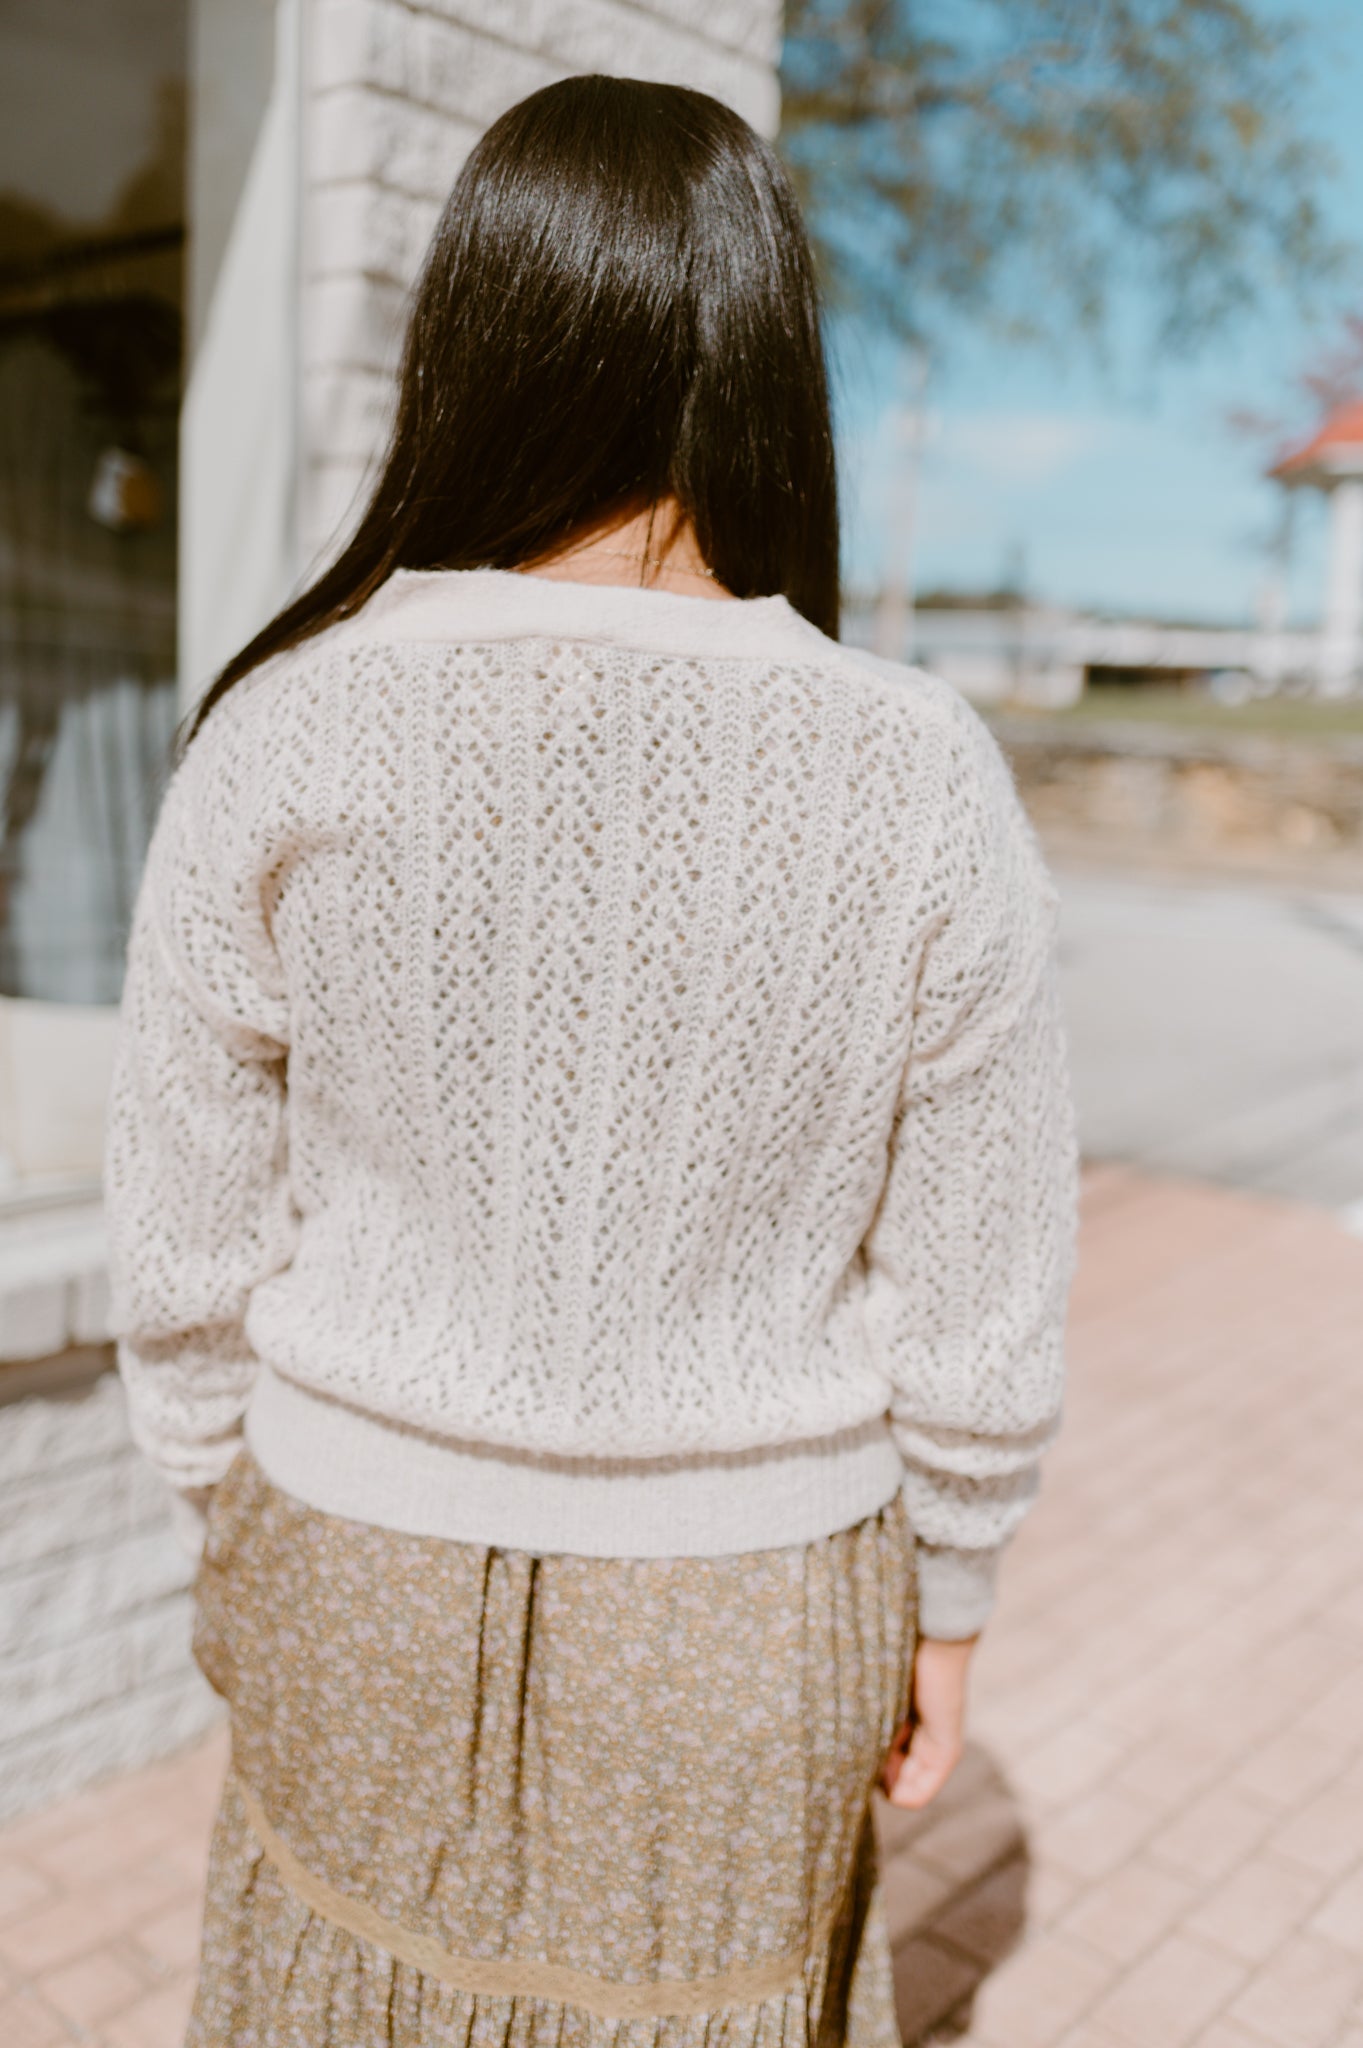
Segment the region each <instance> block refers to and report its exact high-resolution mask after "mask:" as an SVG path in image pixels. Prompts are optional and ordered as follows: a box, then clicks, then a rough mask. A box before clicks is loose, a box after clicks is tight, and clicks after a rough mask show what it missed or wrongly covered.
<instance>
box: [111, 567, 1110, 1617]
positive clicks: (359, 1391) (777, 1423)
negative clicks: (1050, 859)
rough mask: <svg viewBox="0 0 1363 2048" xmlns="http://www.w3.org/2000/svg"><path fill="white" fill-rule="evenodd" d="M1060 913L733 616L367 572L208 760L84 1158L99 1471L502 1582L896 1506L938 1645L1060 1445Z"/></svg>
mask: <svg viewBox="0 0 1363 2048" xmlns="http://www.w3.org/2000/svg"><path fill="white" fill-rule="evenodd" d="M1054 912H1055V894H1054V890H1053V887H1052V884H1051V882H1050V880H1049V878H1048V876H1047V874H1046V872H1045V869H1044V867H1043V864H1042V861H1041V857H1040V854H1039V852H1038V849H1037V846H1036V842H1035V840H1034V838H1033V835H1032V832H1031V830H1030V828H1029V826H1028V824H1027V823H1026V820H1025V818H1024V816H1023V813H1022V810H1021V807H1020V805H1019V803H1018V800H1017V797H1016V795H1015V792H1014V789H1013V785H1012V782H1011V779H1010V776H1009V773H1008V770H1007V768H1006V765H1005V763H1004V761H1003V759H1002V756H1001V755H1000V753H999V751H998V748H997V746H996V745H995V743H994V741H993V740H992V738H991V737H990V735H989V734H988V732H987V730H986V728H985V727H984V725H983V724H982V723H981V721H980V719H979V718H978V717H977V716H976V715H975V713H974V712H973V711H971V710H970V709H969V708H968V706H967V705H966V704H964V703H963V702H962V700H961V699H960V698H959V697H958V696H957V695H956V694H955V693H954V692H953V691H952V690H951V689H949V688H948V687H947V686H946V685H944V684H943V683H941V682H938V681H936V680H934V679H933V678H932V677H930V676H927V675H924V674H922V673H920V672H918V671H916V670H912V669H907V668H901V667H898V666H894V665H890V664H887V663H878V662H874V661H872V660H871V659H870V658H869V657H866V656H862V655H857V654H854V653H851V652H849V651H848V650H847V649H845V648H842V647H840V646H838V645H837V644H835V643H834V642H832V641H830V640H828V639H826V638H825V637H824V636H823V635H822V634H820V633H819V632H817V631H816V630H815V629H814V628H813V627H811V626H810V625H809V624H807V622H806V621H804V620H803V619H802V618H800V617H799V615H798V614H797V613H795V612H794V611H793V610H792V609H791V607H790V606H789V605H788V604H787V603H786V602H785V600H784V599H782V598H761V599H754V600H749V601H745V602H737V603H723V602H716V601H711V600H707V599H702V598H694V597H679V596H675V595H672V594H668V593H662V592H659V591H654V590H636V589H620V588H606V589H600V588H591V587H588V586H585V585H581V584H574V583H562V582H552V581H548V580H545V579H540V578H534V577H527V576H518V575H514V574H511V573H507V572H499V571H476V572H434V573H422V574H416V573H409V572H400V573H399V574H397V575H396V576H394V577H393V578H392V579H391V581H390V582H389V583H388V584H387V585H386V586H385V588H384V589H383V590H381V591H380V592H379V593H378V595H377V596H376V597H375V598H374V599H372V600H371V602H370V603H369V605H368V606H367V607H366V608H365V609H364V611H363V612H361V613H360V614H359V615H357V617H356V618H355V619H354V620H352V621H349V622H347V623H346V624H345V625H343V626H340V627H336V628H332V629H331V630H330V631H329V632H328V633H326V634H324V635H322V636H320V637H319V638H318V639H316V640H315V641H313V642H311V643H308V644H305V645H304V646H302V647H301V648H299V649H298V650H297V651H295V652H293V653H291V654H288V655H285V656H281V657H278V658H277V659H276V660H274V661H273V662H271V663H269V664H268V665H267V666H265V667H264V668H262V669H260V670H258V671H257V672H256V673H255V674H254V675H252V676H250V677H248V678H247V679H246V681H244V682H242V683H239V684H238V685H236V687H235V688H233V689H232V690H231V691H230V692H229V693H228V694H227V695H226V697H225V698H224V699H223V700H222V702H221V703H220V704H219V705H218V706H216V707H215V708H214V710H213V712H212V713H211V714H210V716H209V718H208V720H207V722H206V724H205V726H204V729H203V730H202V732H201V733H200V735H199V737H198V738H197V739H196V740H195V741H194V743H193V744H192V746H191V747H190V749H189V752H188V754H187V756H186V758H185V760H184V762H183V764H182V765H181V766H180V767H179V769H178V770H177V772H176V773H175V775H174V776H173V778H172V780H171V783H170V787H169V789H168V791H167V794H166V797H165V800H164V803H163V805H162V809H161V812H160V816H159V819H158V822H157V826H156V831H155V835H154V838H153V842H152V846H151V851H150V854H149V857H148V861H147V867H146V872H145V876H144V879H143V883H142V888H141V892H140V895H139V899H138V904H137V910H136V915H135V918H134V923H133V929H132V934H131V938H130V941H129V948H128V979H127V986H126V990H125V995H124V1001H123V1012H122V1019H121V1024H120V1032H119V1039H118V1046H117V1056H116V1066H115V1078H114V1087H113V1096H112V1104H111V1112H110V1120H109V1128H108V1139H107V1150H106V1195H107V1205H108V1218H109V1229H110V1248H111V1280H112V1292H113V1315H114V1328H115V1333H116V1335H117V1337H118V1340H119V1343H118V1351H119V1363H120V1366H121V1369H122V1372H123V1375H124V1377H125V1380H126V1384H127V1390H128V1396H129V1401H130V1405H131V1411H132V1418H133V1427H134V1432H135V1434H136V1436H137V1438H138V1440H139V1441H140V1443H141V1444H142V1445H143V1447H144V1448H145V1449H146V1450H147V1451H148V1453H149V1454H150V1455H151V1457H152V1458H153V1459H154V1460H155V1461H156V1462H157V1464H158V1465H159V1466H160V1467H161V1469H162V1470H163V1472H164V1473H165V1474H166V1476H167V1477H168V1478H169V1479H170V1480H171V1481H172V1482H173V1483H174V1484H175V1485H176V1486H177V1487H178V1488H180V1489H182V1490H183V1491H184V1492H185V1493H186V1495H192V1494H193V1493H195V1492H196V1491H197V1490H199V1489H203V1488H207V1487H211V1486H213V1485H214V1484H215V1483H216V1482H217V1480H219V1479H220V1478H221V1476H222V1474H223V1473H224V1471H225V1470H226V1468H227V1466H228V1464H229V1462H230V1461H231V1459H232V1457H233V1455H234V1453H235V1451H236V1449H237V1448H238V1445H239V1443H240V1442H241V1440H242V1436H243V1432H244V1435H245V1438H246V1440H247V1441H248V1442H249V1443H250V1445H251V1447H252V1450H253V1452H254V1454H255V1456H256V1457H257V1458H258V1460H259V1462H260V1463H261V1465H262V1466H263V1468H264V1470H265V1472H266V1473H267V1475H268V1476H269V1477H271V1478H272V1479H273V1480H274V1481H275V1483H276V1484H278V1485H280V1486H282V1487H284V1488H286V1489H287V1490H289V1491H290V1492H292V1493H293V1494H295V1495H296V1496H298V1497H300V1498H301V1499H303V1500H306V1501H309V1502H311V1503H312V1504H313V1505H314V1506H316V1507H320V1508H323V1509H325V1510H328V1511H330V1512H333V1513H336V1514H342V1515H349V1516H353V1517H356V1518H359V1519H362V1520H368V1521H371V1522H377V1523H380V1524H384V1525H387V1526H389V1527H392V1528H395V1529H403V1530H410V1531H414V1532H417V1533H422V1534H432V1535H440V1536H446V1537H450V1538H454V1539H458V1540H464V1541H476V1542H484V1543H497V1544H501V1545H507V1546H512V1547H516V1548H520V1549H524V1550H530V1551H546V1550H547V1551H577V1552H582V1553H586V1554H591V1555H620V1556H653V1555H670V1554H690V1555H695V1554H705V1553H719V1552H725V1551H736V1550H750V1549H762V1548H767V1547H769V1546H774V1545H780V1544H794V1543H801V1542H805V1541H808V1540H810V1539H813V1538H815V1537H817V1536H820V1535H823V1534H826V1533H828V1532H830V1531H832V1530H834V1529H837V1528H842V1527H846V1526H849V1525H850V1524H851V1523H853V1522H855V1521H857V1520H859V1519H860V1518H861V1517H862V1516H863V1515H866V1514H870V1513H873V1512H874V1511H875V1510H876V1509H877V1508H879V1507H881V1506H883V1505H884V1504H885V1503H886V1501H887V1500H889V1499H890V1498H892V1496H893V1495H894V1493H895V1492H896V1490H897V1489H898V1488H900V1487H901V1486H902V1487H903V1489H904V1492H905V1497H906V1501H907V1505H908V1508H909V1511H910V1515H911V1518H912V1521H913V1524H914V1527H915V1529H916V1531H917V1534H918V1538H919V1543H920V1551H919V1567H920V1576H919V1590H920V1609H919V1621H920V1627H921V1628H922V1629H923V1631H924V1632H925V1633H927V1634H935V1635H943V1636H962V1635H967V1634H970V1633H973V1632H974V1630H976V1629H977V1628H979V1627H980V1626H981V1625H982V1623H983V1622H984V1620H985V1618H986V1616H987V1615H988V1613H989V1612H990V1611H991V1609H992V1606H993V1603H994V1599H995V1597H996V1591H997V1588H996V1583H995V1575H996V1569H997V1565H998V1561H999V1557H1000V1555H1001V1553H1002V1551H1003V1549H1004V1547H1005V1545H1006V1544H1007V1542H1008V1541H1009V1539H1010V1538H1011V1537H1012V1535H1013V1534H1014V1532H1015V1531H1016V1529H1017V1527H1018V1525H1019V1523H1020V1522H1021V1520H1022V1518H1023V1516H1024V1514H1025V1513H1026V1512H1027V1509H1028V1507H1029V1504H1030V1503H1031V1501H1032V1499H1033V1498H1034V1496H1035V1493H1036V1491H1037V1487H1038V1484H1039V1473H1038V1460H1039V1458H1040V1456H1041V1453H1042V1452H1043V1451H1044V1450H1045V1448H1046V1447H1047V1445H1048V1444H1049V1443H1050V1442H1051V1441H1052V1439H1053V1437H1054V1435H1055V1433H1056V1431H1057V1429H1058V1427H1059V1422H1060V1413H1061V1398H1062V1382H1063V1374H1062V1325H1063V1320H1064V1314H1065V1303H1066V1294H1067V1288H1068V1282H1069V1276H1070V1270H1071V1261H1072V1248H1073V1235H1074V1227H1073V1226H1074V1209H1075V1154H1074V1133H1073V1122H1072V1116H1071V1107H1070V1098H1069V1092H1068V1086H1067V1079H1066V1066H1065V1053H1064V1040H1063V1031H1062V1025H1061V1021H1060V1018H1059V1015H1058V1010H1057V999H1056V981H1055V971H1054Z"/></svg>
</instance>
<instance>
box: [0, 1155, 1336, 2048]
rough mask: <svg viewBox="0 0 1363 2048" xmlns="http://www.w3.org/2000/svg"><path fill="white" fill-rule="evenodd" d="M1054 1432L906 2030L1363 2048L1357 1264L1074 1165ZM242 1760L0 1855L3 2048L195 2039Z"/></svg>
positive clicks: (95, 1812) (904, 1962)
mask: <svg viewBox="0 0 1363 2048" xmlns="http://www.w3.org/2000/svg"><path fill="white" fill-rule="evenodd" d="M1085 1209H1086V1218H1085V1241H1084V1256H1083V1260H1082V1269H1081V1276H1080V1281H1079V1285H1078V1288H1077V1291H1076V1299H1075V1317H1074V1332H1073V1342H1072V1349H1071V1358H1072V1370H1071V1381H1070V1395H1069V1401H1068V1407H1067V1419H1066V1427H1065V1430H1064V1432H1063V1434H1062V1436H1061V1439H1060V1442H1059V1443H1058V1444H1057V1445H1056V1447H1055V1449H1054V1450H1053V1451H1052V1453H1051V1455H1050V1458H1049V1460H1048V1464H1047V1469H1046V1477H1045V1481H1044V1485H1043V1490H1042V1496H1041V1499H1040V1501H1039V1502H1038V1504H1037V1506H1036V1508H1035V1509H1034V1511H1033V1514H1032V1516H1031V1517H1030V1519H1029V1521H1028V1522H1027V1524H1026V1525H1025V1526H1024V1528H1023V1531H1022V1533H1021V1534H1020V1536H1019V1538H1018V1540H1017V1542H1016V1544H1015V1545H1014V1546H1013V1548H1012V1550H1011V1551H1010V1552H1009V1555H1008V1558H1007V1560H1006V1562H1005V1565H1004V1577H1003V1588H1002V1590H1003V1597H1002V1600H1001V1603H1000V1608H999V1611H998V1613H997V1615H996V1616H995V1618H994V1620H993V1621H992V1622H991V1624H990V1627H989V1629H988V1630H987V1631H986V1634H985V1637H984V1641H983V1643H982V1644H981V1647H980V1651H979V1653H978V1655H977V1657H976V1660H975V1672H974V1677H973V1699H972V1711H971V1728H972V1740H971V1743H970V1746H969V1749H968V1752H967V1755H966V1758H965V1760H964V1761H963V1763H962V1764H961V1766H960V1768H959V1769H958V1771H957V1772H956V1774H955V1776H954V1777H953V1779H952V1781H951V1783H950V1785H949V1786H948V1788H947V1790H946V1792H945V1793H944V1794H943V1795H942V1797H941V1798H940V1799H939V1800H938V1801H937V1802H936V1803H935V1804H934V1805H933V1806H932V1807H931V1808H929V1809H928V1810H927V1812H926V1813H925V1814H922V1815H916V1816H915V1815H907V1814H896V1815H891V1816H890V1817H889V1818H888V1819H887V1820H886V1822H885V1837H886V1850H887V1887H888V1892H889V1899H890V1907H891V1918H892V1931H893V1933H894V1936H895V1941H896V1961H897V1974H898V1988H899V1995H900V2000H901V2017H902V2019H903V2023H904V2033H905V2038H906V2040H908V2041H912V2042H915V2043H920V2042H921V2043H927V2042H929V2041H932V2042H945V2041H954V2042H959V2043H961V2044H978V2048H1184V2044H1189V2048H1363V1569H1361V1566H1363V1484H1360V1475H1363V1398H1360V1376H1359V1366H1358V1353H1359V1346H1360V1338H1359V1327H1360V1315H1359V1308H1360V1303H1361V1302H1363V1245H1360V1244H1358V1243H1356V1242H1354V1241H1353V1240H1351V1239H1350V1238H1348V1237H1346V1236H1345V1235H1344V1234H1343V1233H1342V1231H1340V1230H1339V1229H1338V1228H1337V1226H1336V1225H1335V1224H1334V1222H1333V1221H1332V1220H1331V1218H1329V1217H1328V1216H1326V1215H1323V1214H1321V1213H1318V1212H1314V1211H1309V1210H1302V1209H1295V1208H1291V1207H1287V1206H1284V1205H1282V1204H1278V1203H1272V1202H1268V1201H1264V1200H1259V1199H1256V1198H1252V1197H1248V1196H1243V1195H1235V1194H1227V1193H1225V1192H1222V1191H1219V1190H1210V1189H1205V1188H1198V1187H1190V1186H1179V1185H1177V1184H1170V1183H1158V1182H1150V1181H1144V1180H1141V1179H1139V1178H1138V1177H1136V1176H1134V1175H1131V1174H1127V1173H1125V1172H1123V1171H1120V1170H1117V1169H1100V1170H1098V1171H1096V1172H1094V1173H1091V1174H1090V1175H1089V1176H1088V1179H1087V1184H1086V1195H1085ZM222 1766H223V1747H222V1742H221V1739H220V1738H214V1739H213V1740H211V1741H210V1742H209V1743H207V1744H206V1745H204V1746H203V1747H201V1748H199V1749H197V1750H195V1751H193V1752H191V1753H190V1754H188V1755H187V1756H184V1757H181V1758H177V1759H174V1760H172V1761H170V1762H169V1763H165V1764H162V1765H159V1766H157V1767H156V1768H154V1769H152V1770H149V1771H144V1772H141V1773H139V1774H138V1775H137V1776H136V1777H134V1778H126V1779H123V1780H120V1781H118V1782H116V1783H114V1784H112V1785H110V1786H107V1787H104V1788H102V1789H100V1790H97V1791H94V1792H89V1793H86V1794H84V1795H82V1797H81V1798H79V1799H77V1800H75V1801H72V1802H70V1803H69V1804H67V1805H65V1806H63V1807H61V1808H59V1809H56V1810H55V1811H52V1812H49V1813H46V1814H42V1815H39V1816H37V1817H35V1818H32V1819H29V1820H27V1821H24V1822H21V1823H19V1824H18V1825H17V1826H15V1827H12V1828H10V1829H9V1830H7V1831H5V1832H3V1833H0V2043H3V2048H51V2044H53V2043H64V2042H66V2041H68V2040H76V2041H83V2042H86V2043H91V2044H99V2048H176V2044H178V2042H179V2039H180V2033H181V2029H182V2027H183V2023H184V2015H185V2012H186V2009H187V2006H188V2001H189V1996H190V1989H191V1983H192V1971H193V1963H194V1949H195V1941H196V1933H197V1911H198V1907H197V1897H198V1887H199V1883H200V1880H201V1873H202V1864H203V1854H204V1843H205V1839H206V1836H207V1832H208V1827H209V1822H210V1818H211V1811H212V1806H213V1802H214V1798H215V1794H216V1789H217V1782H218V1779H219V1776H220V1773H221V1770H222Z"/></svg>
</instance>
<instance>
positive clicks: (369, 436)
mask: <svg viewBox="0 0 1363 2048" xmlns="http://www.w3.org/2000/svg"><path fill="white" fill-rule="evenodd" d="M307 4H308V13H307V17H306V32H305V38H304V58H303V62H304V93H303V138H302V172H301V176H302V186H303V191H302V207H301V212H302V228H301V250H302V254H301V262H302V283H301V307H300V323H299V335H300V341H299V346H300V353H301V367H302V379H301V401H300V403H301V419H300V421H299V431H298V441H299V448H298V462H299V475H298V497H297V507H298V510H297V520H298V551H299V561H300V567H305V566H307V565H308V564H310V563H311V562H312V561H313V560H315V559H316V557H317V556H318V554H319V553H320V552H322V551H324V550H325V549H326V547H327V544H328V542H329V541H331V540H332V538H333V536H334V535H335V534H336V532H337V529H338V527H340V526H341V525H342V524H343V522H345V521H346V520H347V518H348V517H349V516H351V515H352V514H353V512H354V511H355V510H356V509H358V508H357V495H358V493H359V492H360V490H361V487H362V485H363V483H364V480H365V476H366V472H367V469H368V466H369V464H370V462H371V460H372V458H373V456H374V455H375V454H376V453H377V452H378V450H379V448H380V446H381V444H382V440H383V435H384V430H385V426H386V422H387V411H388V404H389V398H390V393H391V380H392V371H393V363H394V357H395V352H396V347H397V343H398V340H399V338H400V334H401V323H402V316H403V309H404V305H405V301H406V293H407V289H408V287H409V285H410V284H411V282H412V279H413V277H414V276H415V274H416V270H417V267H418V264H419V262H420V260H421V256H422V253H423V251H424V250H425V247H426V244H427V242H428V240H429V238H430V234H431V231H432V229H433V227H434V225H435V222H436V218H437V216H438V214H439V212H440V208H441V206H442V205H443V204H444V201H445V198H446V196H447V194H448V192H449V189H450V186H451V185H452V183H453V182H454V179H455V176H456V174H457V173H458V170H459V167H460V165H461V164H462V162H463V160H464V158H465V156H466V155H467V153H468V151H469V149H470V148H471V147H472V144H473V142H474V141H475V139H476V137H477V136H478V135H479V134H480V133H481V132H482V130H483V129H484V128H485V127H486V126H487V125H488V123H489V122H490V121H492V120H494V119H495V118H496V117H497V115H498V114H500V113H502V112H503V111H504V110H505V109H506V108H507V107H509V106H511V105H512V104H513V103H514V102H515V101H516V100H518V99H521V98H523V97H524V96H525V94H526V93H528V92H533V91H534V90H535V88H536V87H537V86H541V85H547V84H548V83H549V82H550V81H551V80H552V79H555V78H561V77H564V76H566V75H568V74H569V73H572V72H578V71H605V72H610V73H612V74H615V75H617V76H623V77H645V78H658V79H664V80H669V81H673V82H676V83H678V84H685V85H694V86H697V87H699V88H700V89H701V90H702V91H704V92H710V93H714V94H715V95H716V97H717V98H720V99H724V100H727V101H728V102H729V103H730V104H731V105H733V106H735V107H737V108H738V110H739V111H740V112H741V113H743V114H744V115H746V116H747V118H748V119H749V120H750V121H752V122H753V123H754V125H755V126H756V127H758V128H760V129H762V130H763V131H764V132H766V133H768V134H770V133H772V132H773V131H774V130H775V127H776V120H777V114H778V111H779V100H778V93H777V83H776V69H775V66H776V58H777V53H778V49H779V42H780V16H781V7H780V0H413V4H406V0H307Z"/></svg>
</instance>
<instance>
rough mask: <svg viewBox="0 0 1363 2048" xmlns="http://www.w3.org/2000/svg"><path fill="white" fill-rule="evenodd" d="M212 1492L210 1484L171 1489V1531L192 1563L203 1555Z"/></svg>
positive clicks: (196, 1561)
mask: <svg viewBox="0 0 1363 2048" xmlns="http://www.w3.org/2000/svg"><path fill="white" fill-rule="evenodd" d="M212 1492H213V1489H212V1487H211V1486H176V1487H173V1488H172V1489H171V1495H170V1527H171V1533H172V1535H173V1536H174V1538H175V1541H176V1542H177V1543H178V1544H179V1546H180V1548H181V1550H183V1552H184V1554H185V1556H186V1557H187V1558H188V1559H189V1560H190V1562H191V1563H192V1564H197V1563H198V1562H199V1559H200V1558H201V1557H202V1556H203V1547H204V1537H205V1535H206V1534H207V1530H208V1503H209V1500H210V1498H211V1496H212Z"/></svg>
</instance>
